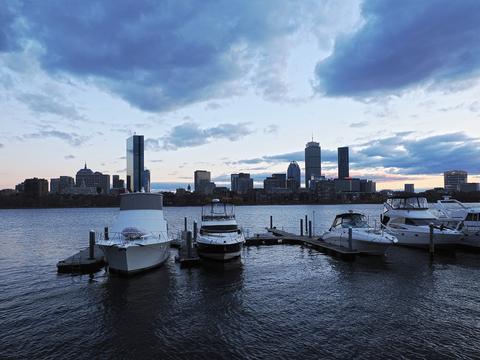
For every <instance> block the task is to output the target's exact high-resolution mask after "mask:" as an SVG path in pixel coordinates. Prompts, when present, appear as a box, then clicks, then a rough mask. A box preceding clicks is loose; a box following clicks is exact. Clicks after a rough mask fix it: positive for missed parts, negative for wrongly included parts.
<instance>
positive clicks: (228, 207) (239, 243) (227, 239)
mask: <svg viewBox="0 0 480 360" xmlns="http://www.w3.org/2000/svg"><path fill="white" fill-rule="evenodd" d="M244 242H245V237H244V235H243V232H242V230H241V229H239V227H238V225H237V221H236V219H235V213H234V207H233V205H232V204H225V203H222V202H220V200H218V199H214V200H213V201H212V202H211V203H210V204H208V205H205V206H203V207H202V223H201V227H200V234H199V235H198V237H197V251H198V255H199V256H201V257H204V258H209V259H213V260H221V261H226V260H230V259H234V258H238V257H240V254H241V251H242V247H243V244H244Z"/></svg>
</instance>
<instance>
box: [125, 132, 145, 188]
mask: <svg viewBox="0 0 480 360" xmlns="http://www.w3.org/2000/svg"><path fill="white" fill-rule="evenodd" d="M143 177H144V146H143V135H133V136H131V137H129V138H128V139H127V190H128V191H129V192H138V191H142V187H143Z"/></svg>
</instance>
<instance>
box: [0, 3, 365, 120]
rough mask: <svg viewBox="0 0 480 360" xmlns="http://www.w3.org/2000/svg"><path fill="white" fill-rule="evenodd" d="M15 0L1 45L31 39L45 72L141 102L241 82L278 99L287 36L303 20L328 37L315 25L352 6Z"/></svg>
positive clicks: (225, 92) (219, 93) (203, 93)
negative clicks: (17, 1) (77, 80)
mask: <svg viewBox="0 0 480 360" xmlns="http://www.w3.org/2000/svg"><path fill="white" fill-rule="evenodd" d="M355 2H356V1H350V2H348V4H351V3H355ZM19 4H20V5H19V6H18V8H19V9H14V10H15V11H13V13H12V11H9V12H8V13H7V12H5V13H4V12H3V11H2V13H1V14H2V15H3V17H5V18H6V19H7V20H8V22H7V25H8V24H12V23H14V22H16V21H18V22H20V23H21V24H23V25H24V26H22V27H15V29H14V30H15V31H14V32H11V31H7V34H6V35H5V36H4V35H3V34H2V36H3V38H4V39H3V40H0V41H2V43H1V45H0V46H2V47H3V48H4V49H10V47H9V46H7V43H10V40H12V41H14V42H19V43H22V44H35V45H36V46H38V47H39V48H40V49H42V51H41V55H40V57H39V59H40V62H41V65H42V68H43V69H45V70H46V71H47V72H48V73H50V74H68V75H71V76H74V77H78V78H82V79H88V81H89V83H94V84H96V85H98V86H99V87H101V88H104V89H107V90H109V91H111V92H113V93H115V94H116V95H118V96H120V97H121V98H123V99H124V100H126V101H127V102H129V103H130V104H132V105H133V106H135V107H138V108H140V109H143V110H146V111H165V110H171V109H175V108H178V107H180V106H183V105H187V104H191V103H194V102H197V101H203V100H213V99H215V98H217V99H218V98H224V97H230V96H232V95H235V94H238V93H239V92H242V91H244V90H245V88H246V87H248V86H253V88H255V89H256V90H258V92H259V93H263V94H265V96H267V97H268V98H272V99H279V98H281V97H282V96H284V94H285V92H286V91H287V90H288V86H287V85H286V84H285V83H284V81H283V76H282V75H283V73H284V72H285V70H286V69H285V68H286V58H287V55H288V49H289V48H290V46H289V42H290V41H291V38H292V37H293V36H298V34H299V32H300V31H301V30H302V29H303V30H306V31H310V32H312V31H313V32H314V33H315V35H316V36H317V37H319V38H320V37H321V39H322V41H319V43H320V42H321V43H324V42H325V43H328V42H329V41H331V38H332V36H333V35H332V34H331V33H328V34H327V33H326V32H325V31H321V30H322V27H323V25H325V24H327V23H329V24H330V23H331V18H332V14H333V13H334V12H335V13H338V12H341V13H342V14H343V13H344V12H345V13H348V15H349V16H348V19H347V16H346V17H344V18H343V20H344V21H337V24H334V28H335V29H334V31H337V28H339V25H338V23H342V24H343V23H344V22H345V23H349V22H350V21H351V20H350V17H352V16H351V15H350V14H349V12H353V11H352V10H351V9H349V7H348V6H345V7H341V9H340V8H336V9H332V2H331V1H326V2H318V1H305V2H296V1H290V0H283V1H242V0H232V1H221V2H216V1H201V2H198V1H193V0H190V1H189V0H187V1H182V3H181V4H179V3H178V2H170V1H149V0H138V1H135V2H134V3H133V2H131V1H127V0H118V1H102V2H98V1H93V0H91V1H81V2H78V1H67V2H62V1H46V2H36V1H31V2H19ZM3 17H2V18H0V19H2V20H3ZM347 25H349V24H347ZM2 26H3V22H2ZM6 28H7V30H8V28H10V27H9V26H7V27H6ZM2 30H3V28H2ZM7 40H8V41H7Z"/></svg>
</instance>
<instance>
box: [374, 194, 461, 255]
mask: <svg viewBox="0 0 480 360" xmlns="http://www.w3.org/2000/svg"><path fill="white" fill-rule="evenodd" d="M381 223H382V226H383V227H384V228H385V230H386V231H387V232H389V233H390V234H392V235H394V236H395V237H396V238H397V239H398V245H405V246H412V247H428V246H429V245H430V225H433V236H434V243H435V246H440V247H442V246H455V245H458V244H459V242H460V239H461V238H462V235H461V234H460V232H458V231H457V230H455V229H452V228H449V227H447V226H444V225H438V218H437V217H436V216H435V215H434V214H433V213H432V212H431V211H430V210H429V208H428V202H427V199H426V198H425V197H422V196H417V195H398V196H392V197H390V198H388V199H387V201H386V202H385V204H384V211H383V214H382V216H381Z"/></svg>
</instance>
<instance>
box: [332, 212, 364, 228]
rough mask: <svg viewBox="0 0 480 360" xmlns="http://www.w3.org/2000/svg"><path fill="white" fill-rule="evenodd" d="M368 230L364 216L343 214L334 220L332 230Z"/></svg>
mask: <svg viewBox="0 0 480 360" xmlns="http://www.w3.org/2000/svg"><path fill="white" fill-rule="evenodd" d="M349 227H352V228H368V227H369V226H368V222H367V218H366V217H365V215H361V214H343V215H339V216H337V217H336V218H335V221H334V222H333V226H332V228H349Z"/></svg>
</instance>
